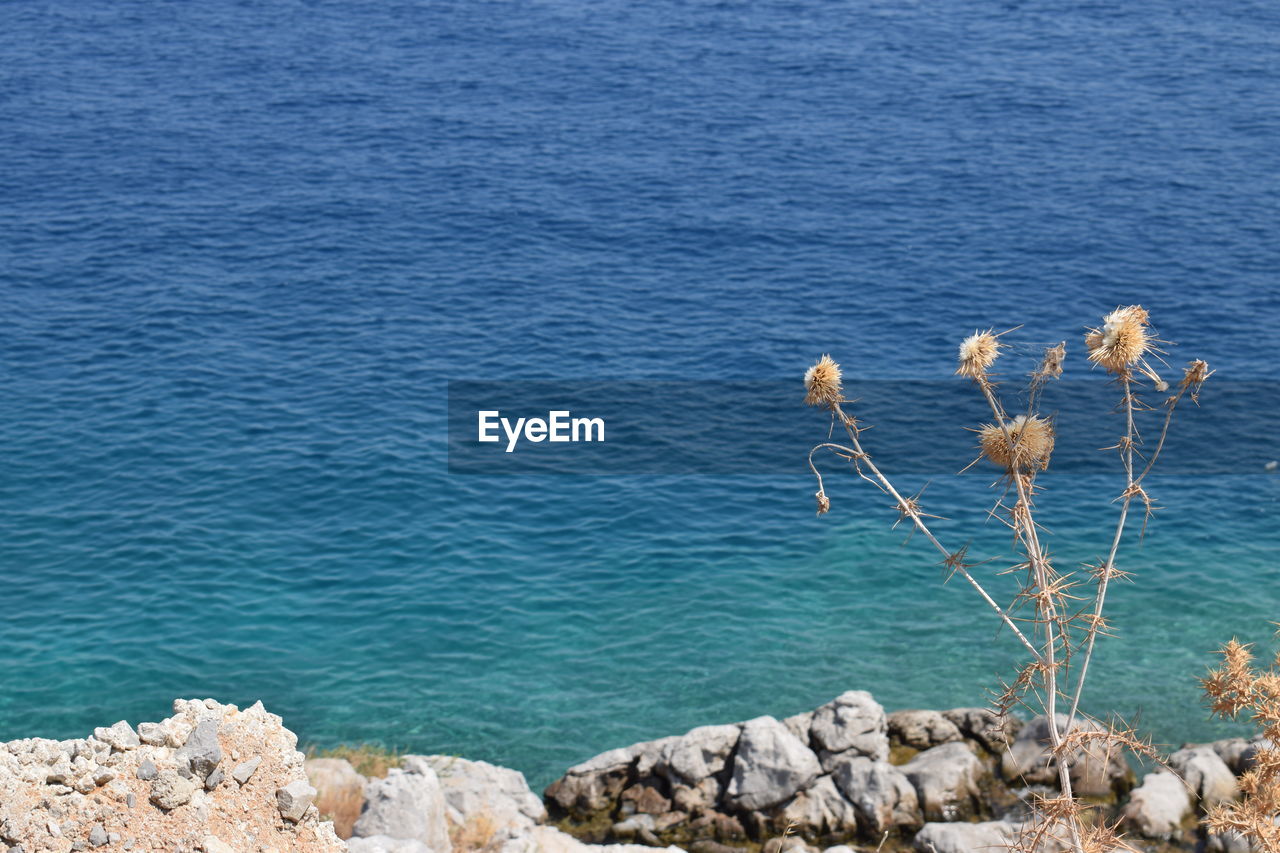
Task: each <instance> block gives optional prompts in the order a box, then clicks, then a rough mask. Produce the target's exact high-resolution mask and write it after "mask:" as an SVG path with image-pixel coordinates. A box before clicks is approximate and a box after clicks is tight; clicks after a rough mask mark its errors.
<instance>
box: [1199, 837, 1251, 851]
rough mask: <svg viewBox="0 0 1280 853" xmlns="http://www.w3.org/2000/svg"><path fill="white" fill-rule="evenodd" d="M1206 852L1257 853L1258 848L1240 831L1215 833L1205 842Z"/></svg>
mask: <svg viewBox="0 0 1280 853" xmlns="http://www.w3.org/2000/svg"><path fill="white" fill-rule="evenodd" d="M1204 849H1205V853H1256V848H1255V847H1254V846H1253V845H1252V844H1251V843H1250V842H1249V839H1248V838H1245V837H1244V836H1243V835H1241V834H1240V833H1238V832H1223V833H1213V834H1211V835H1210V836H1209V837H1208V838H1206V839H1205V842H1204Z"/></svg>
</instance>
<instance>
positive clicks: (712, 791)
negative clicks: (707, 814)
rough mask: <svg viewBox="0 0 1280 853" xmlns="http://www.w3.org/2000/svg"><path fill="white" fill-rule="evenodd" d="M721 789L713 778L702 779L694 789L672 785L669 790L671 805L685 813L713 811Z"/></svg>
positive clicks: (721, 791)
mask: <svg viewBox="0 0 1280 853" xmlns="http://www.w3.org/2000/svg"><path fill="white" fill-rule="evenodd" d="M721 793H723V788H722V786H721V785H720V783H719V782H718V781H716V780H715V779H713V778H707V779H703V780H702V781H701V782H699V783H698V784H697V785H695V786H694V787H692V788H691V787H689V786H688V785H674V786H672V788H671V804H672V806H674V807H675V808H677V809H680V810H681V811H685V812H690V813H692V812H701V811H706V810H708V809H714V808H715V805H716V803H717V802H719V800H720V795H721Z"/></svg>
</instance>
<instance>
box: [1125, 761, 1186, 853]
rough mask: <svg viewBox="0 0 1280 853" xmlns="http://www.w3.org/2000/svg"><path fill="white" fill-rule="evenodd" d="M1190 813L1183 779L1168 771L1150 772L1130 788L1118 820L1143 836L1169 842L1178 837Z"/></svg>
mask: <svg viewBox="0 0 1280 853" xmlns="http://www.w3.org/2000/svg"><path fill="white" fill-rule="evenodd" d="M1190 816H1191V796H1190V795H1189V794H1188V793H1187V786H1186V785H1184V784H1183V783H1182V780H1181V779H1179V778H1178V777H1177V776H1175V775H1173V774H1172V773H1170V772H1168V771H1167V770H1161V771H1159V772H1158V773H1149V774H1147V776H1146V778H1144V779H1143V780H1142V784H1141V785H1139V786H1138V787H1137V788H1134V789H1133V792H1132V793H1131V794H1130V795H1129V802H1128V803H1127V804H1126V805H1125V807H1124V809H1123V811H1122V812H1121V816H1120V819H1121V822H1122V824H1123V825H1124V826H1125V827H1126V828H1127V829H1129V830H1131V831H1133V832H1137V833H1138V834H1139V835H1142V836H1144V837H1146V838H1152V839H1156V840H1159V841H1170V840H1174V839H1176V838H1178V837H1180V836H1181V834H1182V827H1183V823H1184V821H1186V820H1187V818H1189V817H1190Z"/></svg>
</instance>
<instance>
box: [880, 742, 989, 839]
mask: <svg viewBox="0 0 1280 853" xmlns="http://www.w3.org/2000/svg"><path fill="white" fill-rule="evenodd" d="M899 769H900V770H901V771H902V774H903V775H904V776H906V777H907V779H908V780H909V781H910V782H911V785H912V787H914V788H915V789H916V795H917V796H918V798H919V802H920V807H921V810H922V811H923V812H924V818H925V820H926V821H951V820H967V819H968V818H970V817H973V816H974V815H977V814H980V813H981V812H982V811H984V809H983V804H982V791H981V790H980V788H979V780H980V779H981V778H982V776H983V773H984V768H983V765H982V762H981V761H979V760H978V757H977V756H976V755H974V754H973V750H971V749H970V748H969V747H968V746H967V745H965V744H963V743H955V742H953V743H946V744H943V745H942V746H935V747H933V748H932V749H927V750H925V751H924V752H922V753H920V754H919V755H917V756H916V757H915V758H913V759H912V760H911V761H909V762H907V763H906V764H904V765H903V766H902V767H901V768H899Z"/></svg>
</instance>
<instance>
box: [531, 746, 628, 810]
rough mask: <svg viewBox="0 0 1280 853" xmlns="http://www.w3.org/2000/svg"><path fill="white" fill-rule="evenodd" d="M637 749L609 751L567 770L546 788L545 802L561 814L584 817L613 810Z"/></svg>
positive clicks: (624, 785)
mask: <svg viewBox="0 0 1280 853" xmlns="http://www.w3.org/2000/svg"><path fill="white" fill-rule="evenodd" d="M638 746H639V745H637V746H633V747H626V748H623V749H611V750H609V751H608V752H602V753H601V754H599V755H597V756H596V757H595V758H592V759H590V760H589V761H584V762H582V763H581V764H576V765H574V766H573V767H570V768H569V770H568V772H566V773H565V775H564V776H562V777H561V778H560V779H558V780H556V781H555V782H552V783H551V785H550V786H549V787H548V788H547V792H546V794H547V799H548V800H550V801H551V802H552V803H554V804H555V805H556V806H558V807H559V808H560V809H562V810H563V811H565V812H568V813H570V814H572V815H578V816H583V817H586V816H590V815H592V814H593V813H595V812H598V811H600V810H601V809H605V808H609V807H611V806H613V804H614V801H615V800H616V799H617V797H618V795H619V794H621V793H622V789H623V788H625V787H626V785H627V781H628V779H629V777H630V773H631V767H632V765H633V764H634V763H635V760H636V753H637V747H638Z"/></svg>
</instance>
